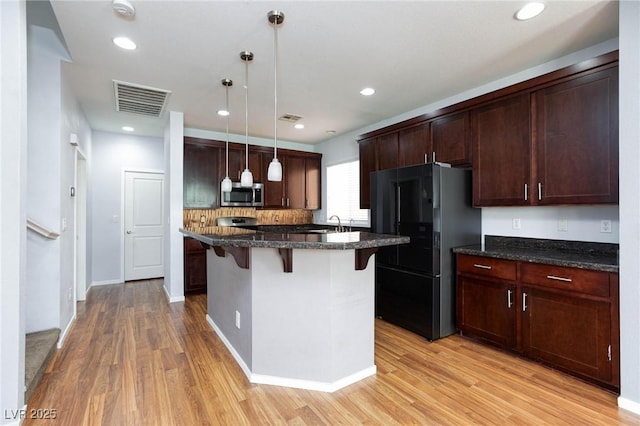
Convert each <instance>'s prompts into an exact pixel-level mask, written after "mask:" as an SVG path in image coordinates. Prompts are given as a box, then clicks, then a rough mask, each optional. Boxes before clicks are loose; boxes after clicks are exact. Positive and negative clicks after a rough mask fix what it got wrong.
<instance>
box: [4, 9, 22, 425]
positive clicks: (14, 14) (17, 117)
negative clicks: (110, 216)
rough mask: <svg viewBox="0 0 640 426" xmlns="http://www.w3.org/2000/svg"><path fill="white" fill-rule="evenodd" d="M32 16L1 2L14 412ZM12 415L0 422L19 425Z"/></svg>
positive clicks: (7, 404) (9, 398)
mask: <svg viewBox="0 0 640 426" xmlns="http://www.w3.org/2000/svg"><path fill="white" fill-rule="evenodd" d="M26 19H27V18H26V10H25V3H24V2H17V1H11V2H7V1H2V2H0V408H2V410H6V411H9V412H11V411H10V410H14V412H15V410H18V409H21V408H23V405H24V342H25V339H24V334H25V287H26V284H25V283H26V277H25V269H26V265H25V259H26V227H25V223H26V206H25V203H26V197H25V196H24V194H25V193H26V181H27V163H26V159H27V103H26V100H27V35H26V26H27V25H26ZM6 411H3V412H6ZM6 417H10V416H2V417H0V424H3V425H4V424H10V423H13V424H18V421H16V420H17V419H11V418H9V419H7V418H6Z"/></svg>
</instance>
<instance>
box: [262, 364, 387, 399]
mask: <svg viewBox="0 0 640 426" xmlns="http://www.w3.org/2000/svg"><path fill="white" fill-rule="evenodd" d="M376 370H377V368H376V366H375V365H372V366H371V367H367V368H365V369H364V370H361V371H358V372H357V373H354V374H351V375H349V376H347V377H343V378H342V379H340V380H336V381H335V382H316V381H312V380H301V379H288V378H285V377H277V376H265V375H263V374H252V375H251V378H250V379H249V380H250V381H251V383H256V384H263V385H274V386H284V387H288V388H297V389H307V390H313V391H320V392H329V393H330V392H335V391H337V390H340V389H342V388H344V387H346V386H349V385H351V384H353V383H355V382H357V381H360V380H362V379H364V378H366V377H369V376H373V375H375V374H376Z"/></svg>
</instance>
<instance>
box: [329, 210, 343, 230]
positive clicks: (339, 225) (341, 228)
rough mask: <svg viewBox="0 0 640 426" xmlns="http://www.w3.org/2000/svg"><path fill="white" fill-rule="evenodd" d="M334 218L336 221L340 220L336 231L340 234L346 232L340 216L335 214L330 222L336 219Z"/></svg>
mask: <svg viewBox="0 0 640 426" xmlns="http://www.w3.org/2000/svg"><path fill="white" fill-rule="evenodd" d="M334 218H335V219H338V227H337V228H336V231H338V232H344V228H343V227H342V223H341V222H340V218H339V217H338V215H335V214H334V215H332V216H331V217H330V218H329V220H331V219H334Z"/></svg>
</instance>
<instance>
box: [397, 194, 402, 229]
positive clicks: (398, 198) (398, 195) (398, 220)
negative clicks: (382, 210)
mask: <svg viewBox="0 0 640 426" xmlns="http://www.w3.org/2000/svg"><path fill="white" fill-rule="evenodd" d="M401 199H402V198H401V194H400V185H396V223H399V222H400V220H401V218H400V201H401Z"/></svg>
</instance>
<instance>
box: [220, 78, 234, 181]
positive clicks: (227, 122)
mask: <svg viewBox="0 0 640 426" xmlns="http://www.w3.org/2000/svg"><path fill="white" fill-rule="evenodd" d="M222 85H223V86H224V87H225V92H226V93H225V99H226V102H225V111H226V114H225V115H224V117H225V120H226V128H227V141H226V143H225V149H226V154H227V155H226V165H227V167H226V172H225V175H224V176H225V177H224V179H222V185H221V190H222V192H231V179H229V87H231V86H233V81H231V80H229V79H228V78H225V79H224V80H222Z"/></svg>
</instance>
